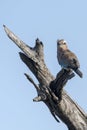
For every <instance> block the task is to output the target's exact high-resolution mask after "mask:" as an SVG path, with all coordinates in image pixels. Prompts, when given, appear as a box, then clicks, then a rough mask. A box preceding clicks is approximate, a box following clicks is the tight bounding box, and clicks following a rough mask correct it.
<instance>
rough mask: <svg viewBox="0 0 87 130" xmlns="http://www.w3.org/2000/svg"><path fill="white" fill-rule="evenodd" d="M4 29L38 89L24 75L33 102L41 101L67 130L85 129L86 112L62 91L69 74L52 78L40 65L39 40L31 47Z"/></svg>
mask: <svg viewBox="0 0 87 130" xmlns="http://www.w3.org/2000/svg"><path fill="white" fill-rule="evenodd" d="M4 29H5V32H6V34H7V35H8V37H9V38H10V39H11V40H12V41H13V42H14V43H15V44H16V45H17V46H18V47H19V48H20V49H21V50H22V51H23V52H24V53H22V52H20V53H19V54H20V57H21V59H22V61H23V62H24V63H25V64H26V65H27V66H28V68H29V69H30V70H31V71H32V73H33V74H34V75H35V76H36V78H37V80H38V81H39V86H37V85H36V84H35V83H34V81H33V80H32V78H31V77H30V76H29V75H27V74H25V76H26V77H27V79H28V80H29V81H30V82H31V83H33V85H34V87H35V88H36V90H37V94H38V96H37V97H36V98H34V101H43V102H44V103H45V104H46V105H47V107H48V108H49V110H50V112H51V114H52V115H53V117H54V118H55V119H56V120H57V121H58V122H59V120H58V118H60V119H61V120H62V121H63V122H64V123H65V124H66V125H67V127H68V129H69V130H87V118H86V113H85V112H84V111H83V110H82V109H81V108H80V107H79V106H78V105H77V104H76V103H75V102H74V101H73V100H72V99H71V98H70V96H69V95H68V94H67V92H65V90H63V87H64V85H65V84H66V83H67V81H68V80H69V79H71V78H72V77H73V76H74V75H73V73H72V72H71V71H69V72H68V71H64V70H61V71H60V72H59V73H58V75H57V77H56V78H54V76H53V75H52V74H51V73H50V71H49V69H48V68H47V66H46V64H45V62H44V52H43V47H44V46H43V43H42V42H41V41H40V40H39V39H37V40H36V45H35V47H34V48H31V47H29V46H28V45H27V44H25V43H24V42H23V41H22V40H20V39H19V38H18V37H17V36H16V35H15V34H14V33H13V32H11V31H10V30H9V29H8V28H7V27H6V26H5V25H4Z"/></svg>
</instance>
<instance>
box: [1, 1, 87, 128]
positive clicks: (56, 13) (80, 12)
mask: <svg viewBox="0 0 87 130" xmlns="http://www.w3.org/2000/svg"><path fill="white" fill-rule="evenodd" d="M3 24H5V25H6V26H7V27H8V28H9V29H10V30H12V31H13V32H14V33H15V34H16V35H17V36H19V37H20V39H21V40H23V41H24V42H25V43H27V44H28V45H30V46H31V47H33V46H34V45H35V40H36V38H37V37H38V38H39V39H40V40H41V41H42V42H43V44H44V55H45V62H46V64H47V67H48V68H49V70H50V71H51V73H52V74H53V75H54V76H56V74H57V73H58V72H59V71H60V69H61V67H60V66H59V65H58V63H57V47H56V46H57V44H56V41H57V39H65V40H66V41H67V43H68V46H69V48H70V49H71V50H72V51H73V52H75V54H76V55H77V57H78V59H79V62H80V65H81V67H80V70H81V71H82V72H83V75H84V76H83V78H82V79H81V78H79V77H78V76H77V75H76V76H75V77H74V78H73V79H71V80H70V81H69V82H68V83H67V85H66V86H65V88H64V89H65V90H66V91H67V93H68V94H69V95H70V97H71V98H72V99H73V100H74V101H76V102H77V103H78V104H79V105H80V106H81V107H82V108H83V109H84V111H85V112H87V100H85V99H87V87H86V83H87V61H86V59H87V54H86V53H87V43H86V42H87V41H86V38H87V1H86V0H80V1H79V0H73V1H70V0H66V1H65V0H36V1H35V0H22V1H21V0H18V1H16V0H7V1H5V0H1V1H0V56H1V59H0V61H1V65H0V74H1V80H0V129H1V130H30V129H31V130H47V129H50V130H58V129H59V130H67V127H66V126H65V124H64V123H63V122H62V121H60V123H57V122H56V121H55V120H54V118H53V117H52V116H51V114H50V112H49V110H48V108H47V106H46V105H45V104H44V103H43V102H39V103H35V102H33V100H32V99H33V98H34V97H36V96H37V93H36V90H35V88H34V87H33V85H32V84H31V83H29V82H28V80H27V79H26V78H25V77H24V73H29V74H30V75H31V77H32V78H33V79H34V81H35V83H37V84H38V82H37V80H36V78H35V76H34V75H33V74H32V73H31V72H30V71H29V69H28V68H27V67H26V65H25V64H24V63H23V62H22V61H21V59H20V57H19V54H18V53H19V52H20V51H21V50H20V49H19V48H18V47H17V46H16V45H15V44H14V43H13V42H12V41H11V40H10V39H9V38H8V37H7V36H6V34H5V32H4V29H3Z"/></svg>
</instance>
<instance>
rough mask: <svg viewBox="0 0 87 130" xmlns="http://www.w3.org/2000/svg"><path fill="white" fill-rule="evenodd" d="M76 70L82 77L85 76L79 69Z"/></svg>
mask: <svg viewBox="0 0 87 130" xmlns="http://www.w3.org/2000/svg"><path fill="white" fill-rule="evenodd" d="M74 71H75V72H76V73H77V74H78V75H79V77H80V78H82V77H83V73H82V72H81V71H80V70H79V69H76V70H74Z"/></svg>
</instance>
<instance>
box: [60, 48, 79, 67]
mask: <svg viewBox="0 0 87 130" xmlns="http://www.w3.org/2000/svg"><path fill="white" fill-rule="evenodd" d="M61 60H62V64H63V65H65V67H68V68H72V69H73V68H79V67H80V64H79V61H78V58H77V57H76V55H75V54H74V53H73V52H71V51H70V50H66V51H63V53H62V54H61Z"/></svg>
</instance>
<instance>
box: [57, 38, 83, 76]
mask: <svg viewBox="0 0 87 130" xmlns="http://www.w3.org/2000/svg"><path fill="white" fill-rule="evenodd" d="M57 59H58V62H59V64H60V65H61V67H62V68H64V69H72V70H74V72H75V73H77V74H78V75H79V76H80V77H81V78H82V77H83V74H82V72H81V71H80V70H79V68H80V64H79V61H78V58H77V56H76V55H75V54H74V53H73V52H72V51H70V50H69V49H68V46H67V42H66V41H65V40H64V39H61V40H58V41H57Z"/></svg>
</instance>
